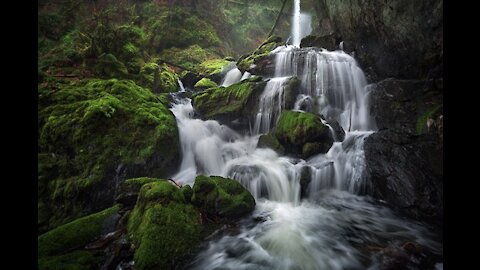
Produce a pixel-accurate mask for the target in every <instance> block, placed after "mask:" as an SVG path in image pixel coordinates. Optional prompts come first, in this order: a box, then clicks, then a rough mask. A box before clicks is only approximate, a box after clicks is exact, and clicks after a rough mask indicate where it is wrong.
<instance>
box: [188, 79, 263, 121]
mask: <svg viewBox="0 0 480 270" xmlns="http://www.w3.org/2000/svg"><path fill="white" fill-rule="evenodd" d="M264 88H265V82H263V81H261V80H260V81H259V77H257V76H252V77H250V78H248V79H246V80H243V81H241V82H238V83H236V84H233V85H230V86H228V87H213V88H209V89H207V90H205V91H203V92H199V93H196V94H195V95H194V96H193V97H192V102H193V107H194V108H195V110H196V111H197V112H199V113H200V115H202V116H203V118H205V119H215V120H218V121H220V122H222V123H223V124H226V125H229V126H231V127H233V128H239V129H242V128H246V129H248V125H249V122H250V121H251V122H253V120H254V117H255V115H254V114H255V108H256V106H257V103H258V99H259V96H260V94H261V93H262V91H263V89H264Z"/></svg>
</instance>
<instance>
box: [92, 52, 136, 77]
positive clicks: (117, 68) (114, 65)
mask: <svg viewBox="0 0 480 270" xmlns="http://www.w3.org/2000/svg"><path fill="white" fill-rule="evenodd" d="M95 72H96V73H97V74H98V75H99V76H101V77H105V78H125V77H126V76H127V75H128V70H127V67H125V65H124V64H123V63H122V62H120V61H118V60H117V58H116V57H115V56H114V55H113V54H102V55H100V56H99V57H98V62H97V65H96V66H95Z"/></svg>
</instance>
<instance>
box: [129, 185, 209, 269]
mask: <svg viewBox="0 0 480 270" xmlns="http://www.w3.org/2000/svg"><path fill="white" fill-rule="evenodd" d="M128 234H129V235H130V237H131V239H132V240H133V243H134V245H135V256H134V260H135V268H136V269H175V268H176V267H180V266H181V265H182V264H183V263H185V260H186V259H187V258H188V255H189V254H190V252H191V251H192V250H193V249H194V248H195V246H197V245H198V244H199V243H200V241H201V240H202V237H203V236H204V228H203V227H202V224H201V215H200V213H199V212H198V210H196V209H195V207H194V206H193V205H190V204H187V203H186V200H185V197H184V195H183V192H182V191H181V189H180V188H178V187H177V186H175V185H174V184H172V183H170V182H168V181H157V182H152V183H148V184H145V185H143V186H142V188H141V189H140V195H139V198H138V201H137V204H136V206H135V208H134V209H133V211H132V213H131V215H130V217H129V221H128Z"/></svg>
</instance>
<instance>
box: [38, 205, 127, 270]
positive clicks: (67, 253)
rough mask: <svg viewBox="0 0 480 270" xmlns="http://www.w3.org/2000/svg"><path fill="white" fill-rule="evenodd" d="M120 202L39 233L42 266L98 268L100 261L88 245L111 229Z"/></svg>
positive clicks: (39, 262)
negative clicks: (86, 247) (88, 248)
mask: <svg viewBox="0 0 480 270" xmlns="http://www.w3.org/2000/svg"><path fill="white" fill-rule="evenodd" d="M118 211H119V207H118V205H116V206H114V207H111V208H108V209H105V210H103V211H100V212H98V213H95V214H92V215H89V216H85V217H82V218H79V219H77V220H74V221H72V222H70V223H67V224H64V225H62V226H60V227H57V228H55V229H53V230H51V231H48V232H46V233H44V234H42V235H40V236H39V237H38V266H39V269H99V268H100V266H101V265H99V263H100V261H101V260H99V258H98V257H97V256H94V254H93V253H92V252H90V251H87V250H84V248H85V246H86V245H87V244H88V243H90V242H92V241H94V240H96V239H98V238H99V237H100V236H102V235H105V234H107V233H109V232H112V231H113V230H114V228H115V223H116V222H115V221H118V219H119V217H120V215H119V214H118Z"/></svg>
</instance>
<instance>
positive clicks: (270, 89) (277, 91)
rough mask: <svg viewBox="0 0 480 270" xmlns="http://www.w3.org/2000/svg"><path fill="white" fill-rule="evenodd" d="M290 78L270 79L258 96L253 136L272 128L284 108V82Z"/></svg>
mask: <svg viewBox="0 0 480 270" xmlns="http://www.w3.org/2000/svg"><path fill="white" fill-rule="evenodd" d="M289 79H290V77H279V78H273V79H270V80H269V81H268V82H267V85H265V89H264V90H263V93H262V95H261V96H260V103H259V109H258V112H257V116H256V119H255V125H254V134H260V133H267V132H269V131H270V129H271V127H273V125H274V123H275V122H276V120H277V118H278V117H279V116H280V113H281V111H282V110H283V109H284V108H285V98H284V91H283V90H284V89H285V85H284V84H285V82H287V81H288V80H289Z"/></svg>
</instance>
